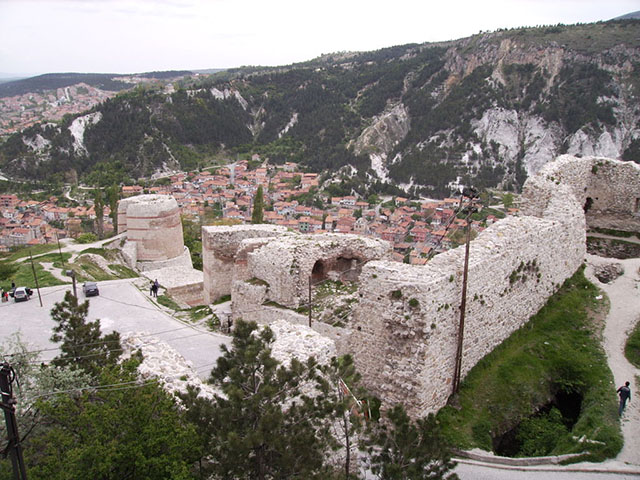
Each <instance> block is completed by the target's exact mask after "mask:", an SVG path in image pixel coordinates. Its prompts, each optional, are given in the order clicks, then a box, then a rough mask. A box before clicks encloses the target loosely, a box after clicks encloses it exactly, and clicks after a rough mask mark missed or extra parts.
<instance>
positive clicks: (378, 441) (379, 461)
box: [368, 405, 458, 480]
mask: <svg viewBox="0 0 640 480" xmlns="http://www.w3.org/2000/svg"><path fill="white" fill-rule="evenodd" d="M387 419H388V422H380V423H379V424H377V425H375V426H374V427H373V428H372V430H371V432H370V435H369V437H368V442H369V445H370V448H369V453H370V454H371V464H372V467H371V470H372V471H373V473H374V474H376V475H377V476H378V478H380V479H384V480H418V479H425V480H426V479H429V480H432V479H433V480H435V479H447V480H454V479H457V478H458V476H457V475H456V474H455V473H450V471H451V470H452V469H453V468H454V467H455V463H454V462H452V461H451V453H450V450H449V446H448V445H447V443H446V442H445V441H444V439H443V438H442V436H441V435H440V428H439V425H438V423H437V422H436V419H435V416H434V415H433V414H430V415H429V416H427V417H425V418H421V419H418V420H417V421H415V422H413V421H411V419H410V418H409V416H408V415H407V414H406V412H405V411H404V408H403V407H402V406H401V405H396V406H395V407H393V408H392V409H391V410H389V412H388V413H387Z"/></svg>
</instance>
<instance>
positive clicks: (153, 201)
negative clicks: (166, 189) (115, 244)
mask: <svg viewBox="0 0 640 480" xmlns="http://www.w3.org/2000/svg"><path fill="white" fill-rule="evenodd" d="M118 228H123V230H119V231H124V230H126V232H127V240H129V241H130V242H136V244H137V260H138V261H143V262H145V261H147V262H149V261H162V260H169V259H172V258H176V257H178V256H180V255H182V254H183V252H184V242H183V237H182V223H181V222H180V208H179V207H178V203H177V202H176V200H175V198H173V197H171V196H169V195H139V196H137V197H131V198H127V199H125V200H122V201H121V202H120V205H119V206H118Z"/></svg>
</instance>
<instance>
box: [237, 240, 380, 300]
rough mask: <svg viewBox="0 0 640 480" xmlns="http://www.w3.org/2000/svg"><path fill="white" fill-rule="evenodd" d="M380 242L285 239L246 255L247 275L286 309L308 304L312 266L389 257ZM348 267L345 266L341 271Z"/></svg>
mask: <svg viewBox="0 0 640 480" xmlns="http://www.w3.org/2000/svg"><path fill="white" fill-rule="evenodd" d="M391 251H392V249H391V245H390V244H389V243H388V242H385V241H383V240H378V239H373V238H367V237H361V236H358V235H344V234H316V235H287V236H284V237H281V238H278V239H276V240H273V241H271V242H269V243H268V244H267V245H265V246H263V247H261V248H259V249H258V250H256V251H254V252H252V253H249V254H248V255H247V260H248V271H249V274H250V275H251V276H252V277H256V278H259V279H260V280H263V281H265V282H266V283H267V284H268V285H269V291H268V298H269V300H270V301H273V302H276V303H278V304H280V305H283V306H285V307H288V308H297V307H299V306H300V305H303V304H304V303H306V302H307V301H308V288H309V278H310V277H311V276H312V272H313V268H314V265H315V264H316V262H318V261H325V262H327V264H328V265H333V263H332V262H334V261H335V260H336V259H339V258H352V259H354V260H355V261H354V262H353V263H350V265H353V264H355V265H357V267H356V268H357V271H358V272H359V270H360V269H361V268H362V264H363V263H365V262H368V261H370V260H374V259H382V258H386V257H388V256H389V255H390V254H391ZM347 268H349V267H348V266H345V268H344V270H341V271H345V270H346V269H347Z"/></svg>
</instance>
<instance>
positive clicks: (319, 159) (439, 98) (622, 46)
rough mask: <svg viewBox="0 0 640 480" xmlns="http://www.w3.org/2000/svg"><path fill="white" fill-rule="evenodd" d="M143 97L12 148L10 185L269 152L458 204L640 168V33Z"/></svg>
mask: <svg viewBox="0 0 640 480" xmlns="http://www.w3.org/2000/svg"><path fill="white" fill-rule="evenodd" d="M174 86H175V87H176V90H175V91H174V92H171V93H170V92H169V91H168V90H166V89H165V90H160V89H156V90H153V89H151V90H150V89H137V90H135V91H131V92H126V93H123V94H120V95H118V96H117V97H115V98H113V99H111V100H109V101H107V102H105V103H103V104H101V105H100V106H98V107H96V108H94V109H93V110H92V111H91V112H88V113H87V114H85V115H80V116H76V117H67V118H65V119H64V120H63V121H62V122H61V123H60V124H57V125H36V126H33V127H31V128H29V129H27V130H25V131H23V132H22V133H21V134H19V135H14V136H12V137H10V138H9V139H8V140H7V141H6V142H5V144H4V145H2V147H1V148H0V169H1V170H2V173H3V174H4V175H5V176H12V177H22V178H36V179H52V178H53V179H56V178H57V179H60V180H62V179H64V178H65V176H66V177H67V178H75V176H76V174H77V175H78V176H80V177H81V178H83V179H84V180H86V181H89V182H102V183H106V182H112V181H121V180H123V179H124V178H126V177H127V176H130V177H133V178H136V177H138V176H145V175H150V174H152V173H154V172H158V171H163V170H171V169H175V168H183V169H192V168H196V167H198V166H201V165H203V164H205V163H207V162H209V161H210V159H211V158H213V157H214V156H224V155H227V156H229V157H231V158H235V157H236V155H238V154H245V153H251V152H258V153H261V154H263V156H266V157H268V158H269V159H270V161H272V162H283V161H289V160H295V161H299V162H301V163H303V164H304V165H306V166H308V167H309V168H310V169H311V170H313V171H333V172H335V171H337V170H339V169H340V168H341V167H344V166H346V165H350V166H351V167H352V168H348V169H343V170H341V172H342V174H341V175H343V177H344V178H345V179H346V183H345V185H348V188H349V189H354V190H356V191H359V192H360V193H365V191H366V190H367V188H371V186H372V185H374V186H375V187H374V188H378V189H379V188H381V187H380V186H381V185H382V184H383V183H391V184H395V185H399V186H401V187H402V188H403V189H404V190H405V191H407V192H408V193H409V194H424V195H430V196H445V195H448V194H449V192H450V188H451V185H452V184H455V183H456V182H463V183H472V184H474V185H476V186H477V187H481V188H482V187H487V186H500V187H502V188H506V189H514V190H517V189H518V188H520V186H521V185H522V183H523V182H524V180H525V179H526V177H527V175H529V174H532V173H534V172H536V171H537V170H538V169H539V168H540V167H541V166H542V165H543V164H544V163H546V162H547V161H549V160H552V159H553V158H554V157H555V156H557V155H558V154H561V153H565V152H568V153H573V154H585V155H586V154H596V155H605V156H608V157H614V158H623V159H628V160H635V161H639V162H640V122H639V121H640V101H639V99H640V21H639V20H622V21H614V22H602V23H597V24H589V25H576V26H564V25H557V26H553V27H540V28H523V29H516V30H505V31H497V32H491V33H484V34H479V35H475V36H473V37H469V38H466V39H461V40H458V41H452V42H447V43H441V44H422V45H416V44H413V45H402V46H397V47H392V48H387V49H382V50H379V51H375V52H365V53H339V54H332V55H327V56H323V57H320V58H317V59H314V60H311V61H309V62H305V63H302V64H296V65H291V66H286V67H279V68H259V67H252V68H242V69H236V70H230V71H225V72H220V73H217V74H214V75H210V76H205V75H201V76H199V77H196V78H195V79H193V80H192V81H191V82H188V83H187V82H182V83H180V84H179V85H174Z"/></svg>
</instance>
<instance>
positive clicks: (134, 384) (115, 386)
mask: <svg viewBox="0 0 640 480" xmlns="http://www.w3.org/2000/svg"><path fill="white" fill-rule="evenodd" d="M215 363H216V362H211V363H205V364H203V365H199V366H197V367H193V368H191V369H192V370H194V371H197V370H200V369H202V368H205V367H208V366H209V365H214V364H215ZM182 375H183V374H182V373H179V374H178V373H177V374H175V375H170V376H169V377H168V378H180V377H181V376H182ZM161 382H162V380H161V379H159V378H154V379H151V380H147V381H145V382H142V383H141V382H140V380H139V379H138V380H132V381H129V382H119V383H110V384H106V385H87V386H84V387H77V388H69V389H66V390H53V391H50V392H45V393H40V394H38V395H35V396H33V397H28V398H26V399H23V400H22V401H23V402H24V403H31V402H33V400H35V399H37V398H42V397H50V396H53V395H61V394H65V393H73V392H82V391H85V390H99V391H104V392H113V391H117V390H126V389H130V388H144V387H146V386H147V385H152V384H157V383H161Z"/></svg>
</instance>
